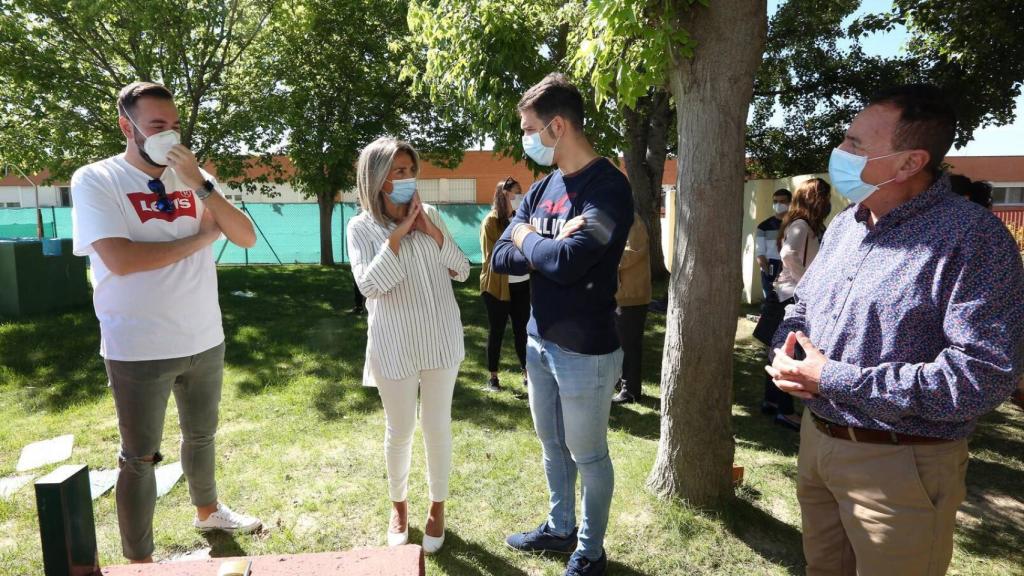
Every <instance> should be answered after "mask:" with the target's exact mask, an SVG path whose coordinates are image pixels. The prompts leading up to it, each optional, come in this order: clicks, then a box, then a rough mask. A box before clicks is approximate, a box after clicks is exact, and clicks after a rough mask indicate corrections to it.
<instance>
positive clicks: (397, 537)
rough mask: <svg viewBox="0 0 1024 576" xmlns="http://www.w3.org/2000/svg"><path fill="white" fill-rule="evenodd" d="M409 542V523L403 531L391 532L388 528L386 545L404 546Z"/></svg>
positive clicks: (392, 546) (390, 546)
mask: <svg viewBox="0 0 1024 576" xmlns="http://www.w3.org/2000/svg"><path fill="white" fill-rule="evenodd" d="M408 543H409V525H408V524H407V525H406V526H405V532H392V531H391V530H388V547H389V548H394V547H395V546H405V545H406V544H408Z"/></svg>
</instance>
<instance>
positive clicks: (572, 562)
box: [565, 550, 608, 576]
mask: <svg viewBox="0 0 1024 576" xmlns="http://www.w3.org/2000/svg"><path fill="white" fill-rule="evenodd" d="M607 570H608V556H607V555H606V554H605V553H604V550H601V557H600V558H598V559H597V560H588V559H587V557H586V556H584V555H583V554H580V553H579V552H573V553H572V556H571V557H569V563H568V564H566V565H565V576H602V575H603V574H604V573H605V571H607Z"/></svg>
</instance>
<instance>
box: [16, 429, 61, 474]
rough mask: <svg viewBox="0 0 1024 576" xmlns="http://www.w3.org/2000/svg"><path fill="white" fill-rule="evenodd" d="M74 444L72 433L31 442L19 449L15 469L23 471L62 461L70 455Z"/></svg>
mask: <svg viewBox="0 0 1024 576" xmlns="http://www.w3.org/2000/svg"><path fill="white" fill-rule="evenodd" d="M74 444H75V436H74V434H65V435H64V436H58V437H56V438H51V439H49V440H42V441H40V442H33V443H31V444H29V445H28V446H25V447H24V448H22V449H21V457H20V458H19V459H18V467H17V471H18V472H24V471H25V470H32V469H33V468H39V467H40V466H46V465H47V464H56V463H57V462H63V461H64V460H67V459H68V458H70V457H71V448H72V447H73V446H74Z"/></svg>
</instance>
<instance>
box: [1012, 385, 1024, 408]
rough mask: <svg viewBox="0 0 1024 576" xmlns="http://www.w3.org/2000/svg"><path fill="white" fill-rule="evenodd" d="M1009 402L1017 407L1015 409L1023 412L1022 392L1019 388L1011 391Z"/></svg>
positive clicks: (1023, 396) (1023, 392)
mask: <svg viewBox="0 0 1024 576" xmlns="http://www.w3.org/2000/svg"><path fill="white" fill-rule="evenodd" d="M1010 402H1013V403H1014V404H1016V405H1017V408H1020V409H1021V410H1024V391H1022V390H1021V389H1020V388H1018V389H1016V390H1014V391H1013V395H1012V396H1010Z"/></svg>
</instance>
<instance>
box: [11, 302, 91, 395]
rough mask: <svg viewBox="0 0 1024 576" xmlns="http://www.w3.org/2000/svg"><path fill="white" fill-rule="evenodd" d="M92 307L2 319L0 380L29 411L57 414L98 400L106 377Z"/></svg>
mask: <svg viewBox="0 0 1024 576" xmlns="http://www.w3.org/2000/svg"><path fill="white" fill-rule="evenodd" d="M99 349H100V344H99V322H98V321H97V320H96V317H95V315H93V313H92V310H91V309H88V308H86V309H82V310H76V311H74V312H67V313H63V314H56V315H38V316H28V317H24V318H18V319H13V318H3V319H0V378H2V380H3V382H0V384H3V385H12V386H13V387H14V388H15V389H17V390H18V399H19V402H20V403H21V404H22V405H23V407H24V408H25V409H26V411H29V412H34V411H40V410H42V411H53V412H59V411H61V410H64V409H65V408H68V407H69V406H72V405H75V404H81V403H88V402H93V401H96V400H99V399H100V398H102V397H103V396H104V395H105V394H106V388H107V375H106V369H105V368H104V366H103V359H102V358H100V356H99Z"/></svg>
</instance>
